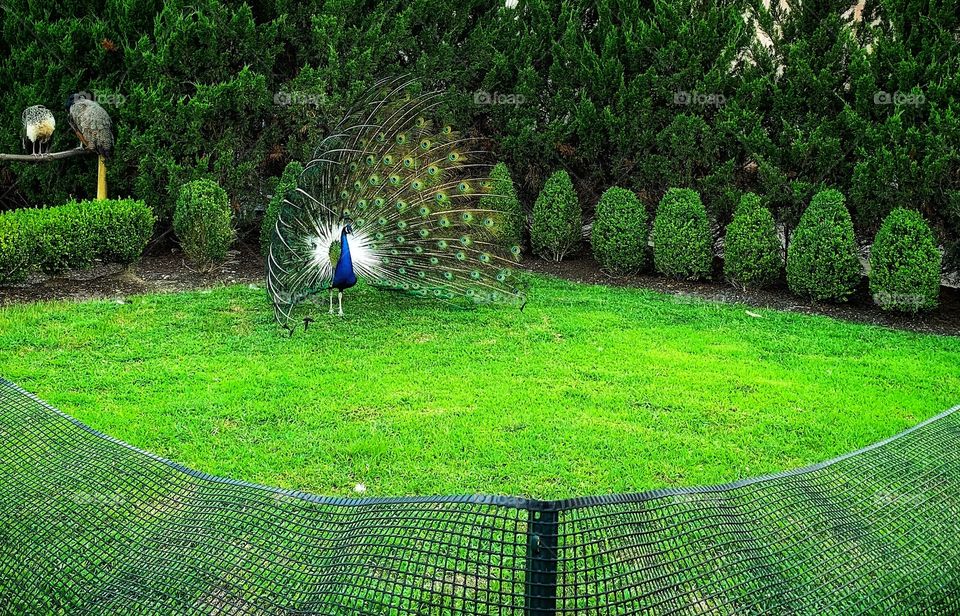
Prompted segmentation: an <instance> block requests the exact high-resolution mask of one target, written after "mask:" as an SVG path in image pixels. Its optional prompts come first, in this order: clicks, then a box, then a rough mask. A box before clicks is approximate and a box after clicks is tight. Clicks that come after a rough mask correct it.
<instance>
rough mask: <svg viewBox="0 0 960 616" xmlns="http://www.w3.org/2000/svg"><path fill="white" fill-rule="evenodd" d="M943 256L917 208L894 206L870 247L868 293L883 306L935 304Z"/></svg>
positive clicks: (917, 308) (916, 308)
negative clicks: (915, 209) (914, 209)
mask: <svg viewBox="0 0 960 616" xmlns="http://www.w3.org/2000/svg"><path fill="white" fill-rule="evenodd" d="M942 259H943V257H942V255H941V254H940V251H939V250H938V249H937V244H936V242H935V241H934V238H933V232H932V231H931V230H930V226H929V225H927V222H926V221H925V220H924V219H923V216H921V215H920V213H919V212H915V211H913V210H905V209H903V208H896V209H894V210H893V211H892V212H890V214H889V215H888V216H887V217H886V218H885V219H884V221H883V224H882V225H881V226H880V230H879V231H878V232H877V237H876V239H875V240H874V242H873V249H872V250H871V251H870V294H871V295H873V300H874V301H875V302H876V303H877V305H878V306H880V307H881V308H883V309H884V310H898V311H901V312H919V311H921V310H929V309H931V308H936V306H937V301H938V299H939V297H940V264H941V260H942Z"/></svg>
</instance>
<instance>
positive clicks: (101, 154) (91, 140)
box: [66, 94, 113, 199]
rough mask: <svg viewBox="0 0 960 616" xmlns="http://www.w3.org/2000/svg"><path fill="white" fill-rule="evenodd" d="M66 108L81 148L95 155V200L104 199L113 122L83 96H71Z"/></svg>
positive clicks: (71, 126) (95, 103)
mask: <svg viewBox="0 0 960 616" xmlns="http://www.w3.org/2000/svg"><path fill="white" fill-rule="evenodd" d="M66 107H67V120H68V122H69V123H70V128H72V129H73V132H74V133H76V135H77V138H78V139H80V144H81V147H82V148H84V149H86V150H92V151H95V152H96V153H97V157H98V167H97V199H106V198H107V167H106V161H107V160H108V159H109V158H110V154H111V153H112V152H113V122H112V121H111V120H110V114H108V113H107V111H106V110H105V109H104V108H103V107H101V106H100V105H99V104H98V103H97V102H95V101H92V100H90V99H88V98H87V97H86V96H85V95H83V94H71V95H70V98H68V99H67V104H66Z"/></svg>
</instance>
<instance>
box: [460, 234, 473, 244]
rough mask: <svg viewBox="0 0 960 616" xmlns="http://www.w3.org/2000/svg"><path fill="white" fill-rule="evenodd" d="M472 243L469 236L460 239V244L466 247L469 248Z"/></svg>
mask: <svg viewBox="0 0 960 616" xmlns="http://www.w3.org/2000/svg"><path fill="white" fill-rule="evenodd" d="M472 241H473V240H471V239H470V236H469V235H464V236H462V237H461V238H460V243H461V244H462V245H464V246H469V245H470V243H471V242H472Z"/></svg>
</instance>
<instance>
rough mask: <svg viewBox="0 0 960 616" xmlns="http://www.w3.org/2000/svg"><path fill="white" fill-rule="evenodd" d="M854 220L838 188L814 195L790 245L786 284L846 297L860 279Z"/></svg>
mask: <svg viewBox="0 0 960 616" xmlns="http://www.w3.org/2000/svg"><path fill="white" fill-rule="evenodd" d="M856 251H857V246H856V243H855V241H854V237H853V223H852V221H851V220H850V213H849V212H847V208H846V205H844V199H843V195H842V194H840V191H837V190H833V189H830V190H823V191H820V192H818V193H817V194H816V195H814V197H813V200H812V201H811V202H810V206H809V207H808V208H807V209H806V211H805V212H804V213H803V216H801V217H800V223H799V224H798V225H797V228H796V230H795V231H794V233H793V236H792V237H791V238H790V245H789V247H788V249H787V284H788V285H789V286H790V290H791V291H793V292H794V293H796V294H797V295H802V296H803V297H809V298H811V299H816V300H827V301H845V300H846V299H847V297H848V296H849V295H850V294H851V293H853V291H854V289H856V287H857V284H858V283H859V282H860V278H861V274H860V261H859V260H858V259H857V252H856Z"/></svg>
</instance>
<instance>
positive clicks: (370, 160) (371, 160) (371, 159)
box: [365, 154, 377, 167]
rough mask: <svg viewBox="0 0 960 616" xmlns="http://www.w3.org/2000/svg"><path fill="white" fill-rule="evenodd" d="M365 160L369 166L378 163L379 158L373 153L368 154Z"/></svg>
mask: <svg viewBox="0 0 960 616" xmlns="http://www.w3.org/2000/svg"><path fill="white" fill-rule="evenodd" d="M365 160H366V162H367V166H368V167H372V166H374V165H375V164H376V163H377V159H375V158H374V157H373V154H367V158H366V159H365Z"/></svg>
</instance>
